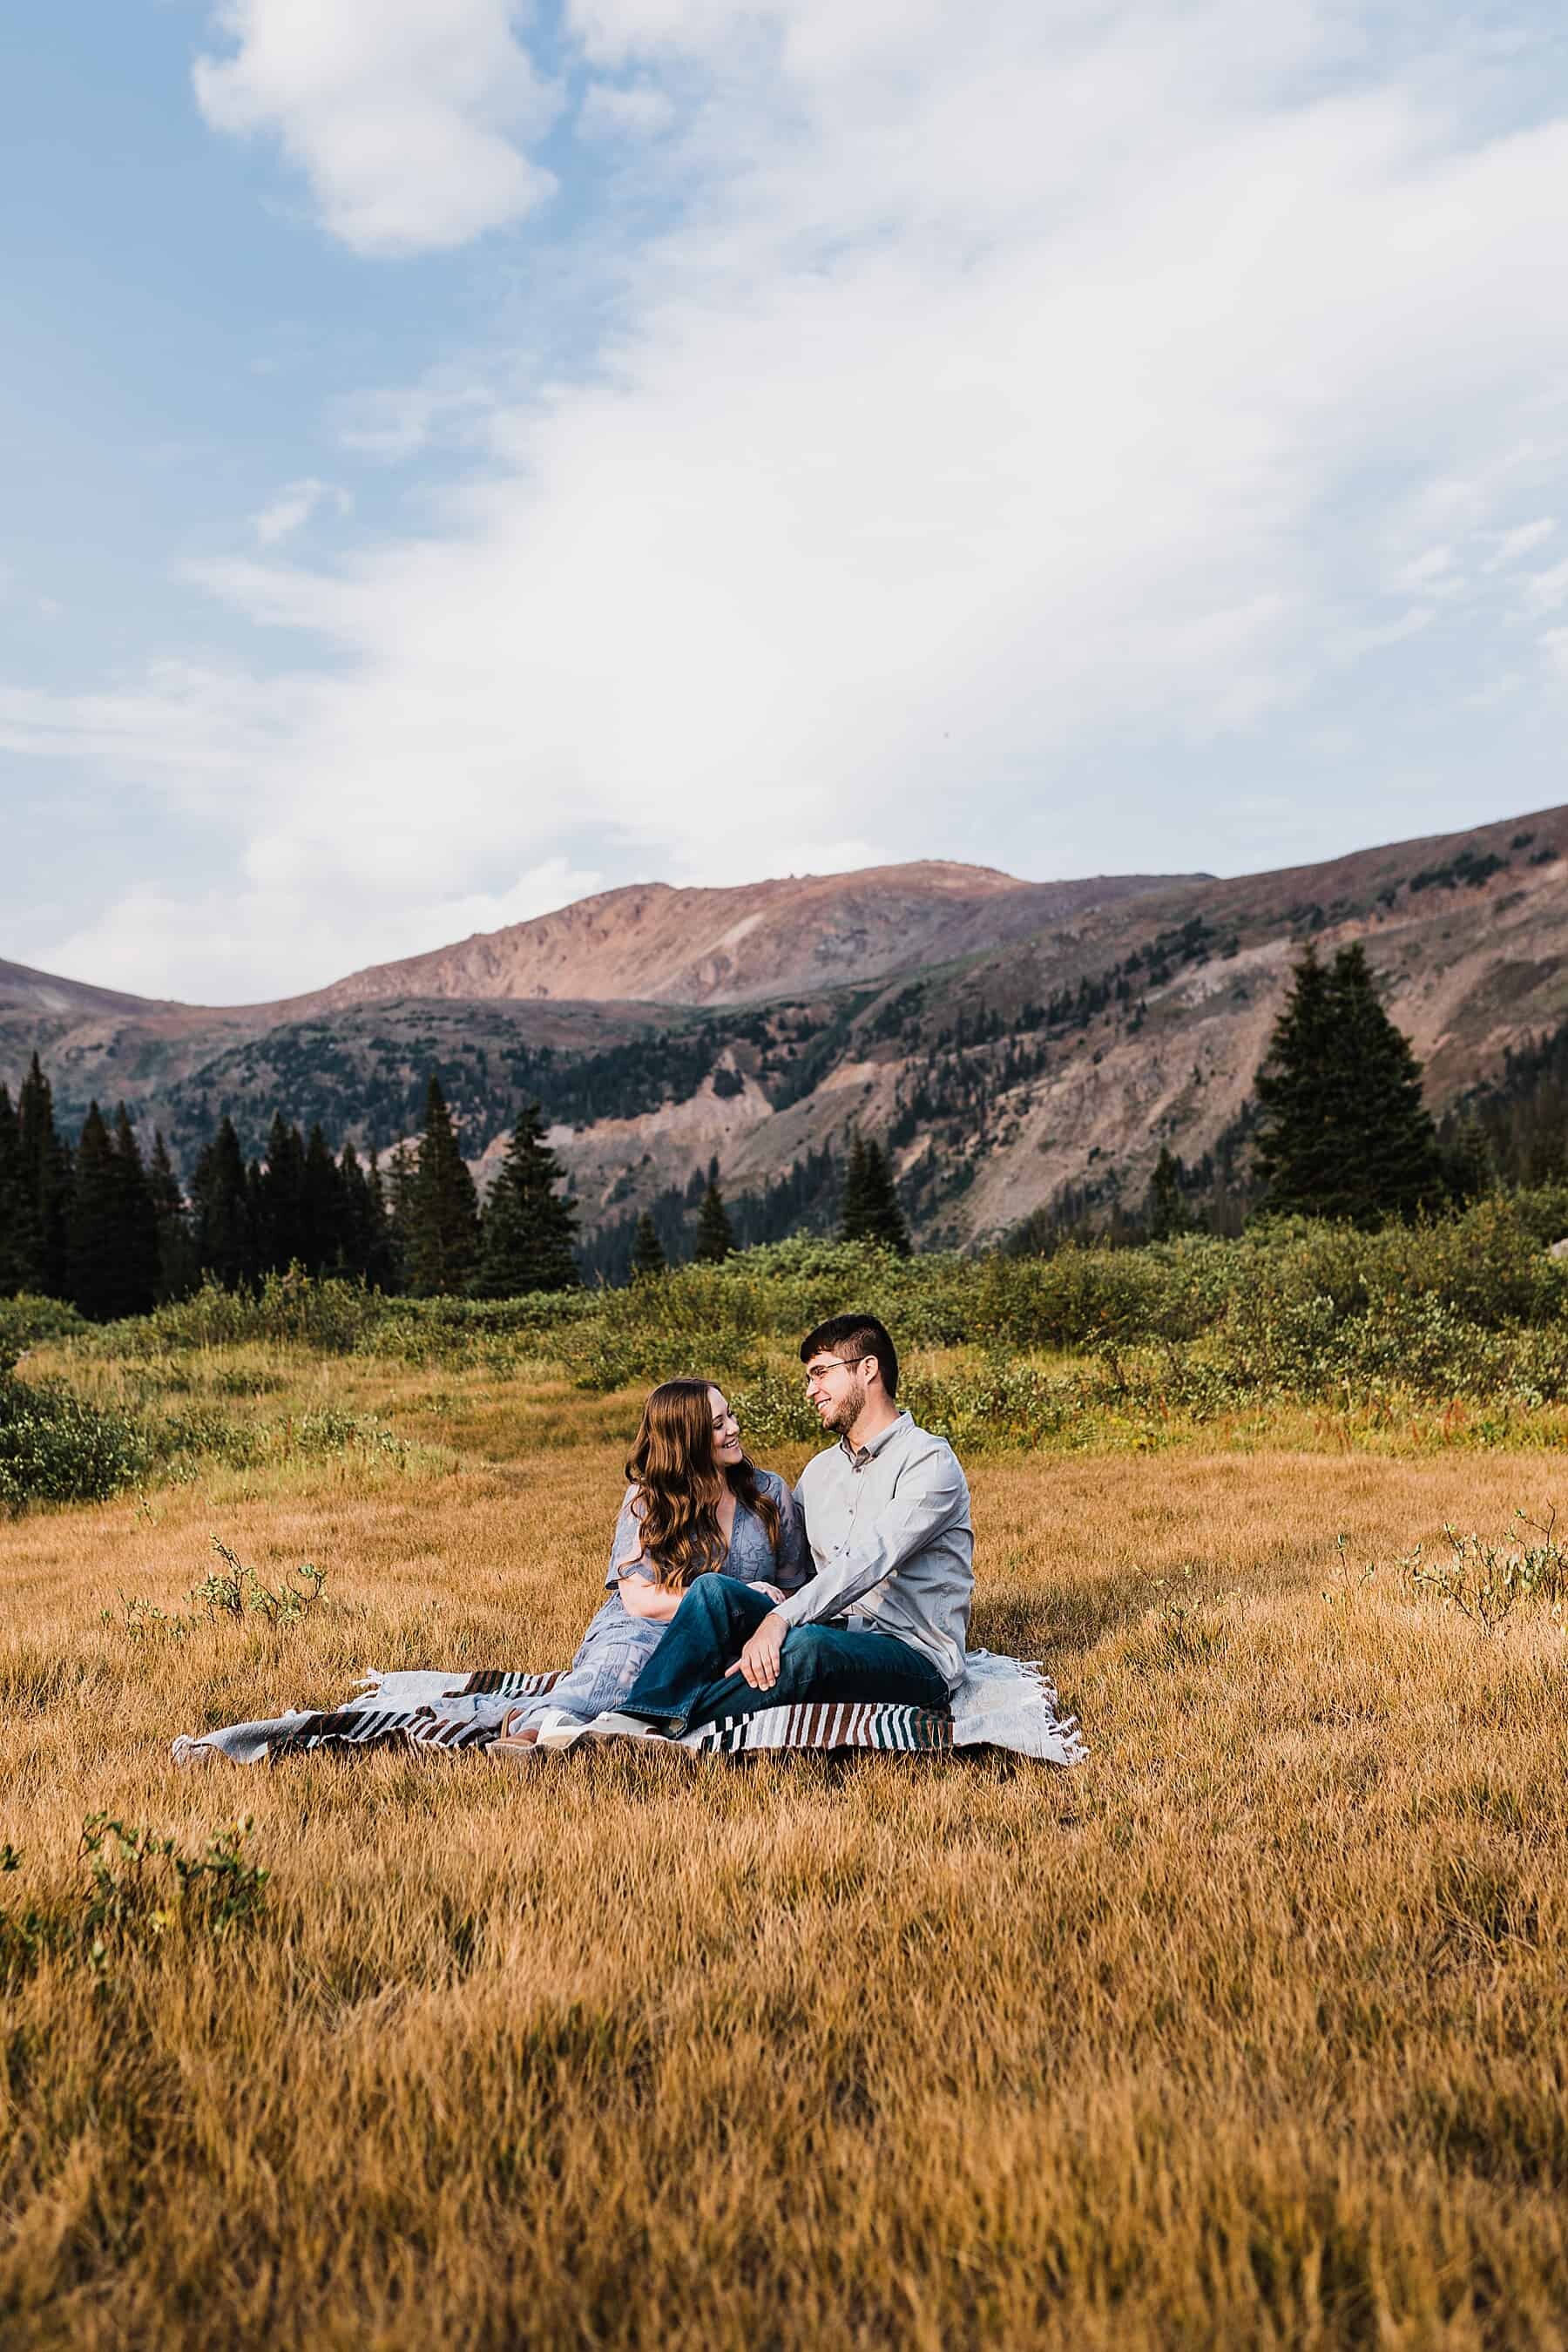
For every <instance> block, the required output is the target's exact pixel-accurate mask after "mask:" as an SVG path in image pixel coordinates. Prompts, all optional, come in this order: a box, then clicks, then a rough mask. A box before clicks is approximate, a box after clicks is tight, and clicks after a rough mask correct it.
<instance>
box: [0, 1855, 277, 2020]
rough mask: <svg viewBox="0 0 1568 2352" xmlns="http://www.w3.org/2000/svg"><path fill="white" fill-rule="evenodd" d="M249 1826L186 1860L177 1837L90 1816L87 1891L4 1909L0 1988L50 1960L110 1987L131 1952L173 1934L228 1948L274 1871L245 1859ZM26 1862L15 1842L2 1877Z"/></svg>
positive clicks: (3, 1861)
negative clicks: (197, 1937) (224, 1944)
mask: <svg viewBox="0 0 1568 2352" xmlns="http://www.w3.org/2000/svg"><path fill="white" fill-rule="evenodd" d="M250 1830H251V1823H250V1822H249V1820H248V1819H247V1820H245V1821H240V1822H230V1823H229V1825H228V1826H227V1827H226V1829H223V1830H220V1831H219V1832H218V1833H217V1835H216V1837H212V1838H209V1839H208V1840H207V1843H206V1846H205V1850H204V1851H203V1852H202V1853H196V1854H187V1853H181V1851H180V1849H179V1844H178V1842H177V1840H176V1839H174V1837H171V1836H166V1835H160V1834H159V1833H158V1832H156V1831H155V1830H152V1829H146V1828H137V1827H135V1826H133V1825H132V1824H130V1823H128V1822H121V1821H117V1820H115V1819H114V1818H113V1817H112V1816H111V1815H110V1814H109V1813H89V1815H88V1817H87V1819H86V1820H85V1821H84V1822H83V1823H82V1825H81V1840H80V1843H79V1846H78V1848H77V1853H78V1857H79V1860H81V1861H83V1862H85V1863H86V1864H87V1883H86V1885H85V1886H83V1887H80V1888H79V1889H77V1890H76V1891H75V1892H74V1893H70V1892H68V1893H64V1894H62V1895H59V1896H58V1897H57V1898H56V1899H55V1900H53V1901H52V1902H46V1903H44V1904H38V1903H29V1904H28V1905H27V1906H26V1908H24V1909H20V1910H18V1909H14V1908H12V1907H10V1906H0V1985H5V1986H9V1985H11V1984H14V1983H15V1982H16V1981H17V1980H18V1979H22V1978H24V1977H26V1976H29V1975H30V1974H31V1973H32V1971H33V1970H34V1969H36V1968H37V1965H38V1963H39V1961H40V1960H42V1959H43V1958H46V1957H50V1958H58V1959H61V1960H63V1961H65V1962H66V1963H67V1965H68V1966H71V1967H79V1968H87V1969H90V1970H91V1971H92V1973H93V1975H94V1976H96V1977H97V1978H99V1979H100V1981H102V1982H105V1983H107V1982H108V1981H109V1979H110V1978H111V1976H112V1972H113V1969H114V1967H115V1964H116V1963H117V1962H118V1961H120V1960H121V1959H122V1958H124V1957H125V1955H126V1954H128V1953H130V1952H133V1951H149V1950H152V1949H153V1948H156V1947H157V1946H158V1945H159V1944H160V1943H161V1942H162V1940H163V1937H165V1936H167V1935H169V1934H170V1933H171V1932H172V1931H174V1930H176V1929H178V1930H180V1931H182V1932H183V1933H184V1934H185V1935H186V1936H189V1935H191V1934H192V1933H195V1934H197V1935H201V1936H205V1937H211V1938H212V1939H214V1940H215V1941H219V1942H221V1941H224V1940H226V1938H227V1937H230V1936H232V1935H234V1934H235V1933H236V1932H237V1931H238V1930H240V1929H242V1928H246V1927H250V1926H252V1925H253V1924H254V1922H255V1921H256V1920H257V1919H258V1918H259V1917H260V1916H261V1912H262V1909H263V1905H264V1902H265V1896H266V1888H267V1882H268V1878H269V1876H270V1873H269V1872H268V1871H267V1870H265V1869H264V1868H263V1867H262V1866H261V1865H260V1864H258V1863H254V1862H248V1861H247V1859H246V1857H245V1853H244V1846H245V1842H246V1839H247V1837H248V1836H249V1834H250ZM21 1862H22V1857H21V1855H20V1854H19V1853H17V1852H16V1848H15V1847H14V1846H11V1845H5V1846H0V1873H4V1874H10V1873H12V1872H15V1871H16V1870H19V1869H20V1867H21Z"/></svg>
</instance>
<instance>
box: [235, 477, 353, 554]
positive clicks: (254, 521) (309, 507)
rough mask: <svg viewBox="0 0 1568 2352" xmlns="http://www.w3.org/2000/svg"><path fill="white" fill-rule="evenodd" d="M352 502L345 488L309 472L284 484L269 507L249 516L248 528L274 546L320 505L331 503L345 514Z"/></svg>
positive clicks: (308, 517) (302, 526) (307, 519)
mask: <svg viewBox="0 0 1568 2352" xmlns="http://www.w3.org/2000/svg"><path fill="white" fill-rule="evenodd" d="M352 504H353V500H352V499H350V497H349V494H348V492H347V491H346V490H340V489H335V488H333V487H332V485H331V482H319V481H317V480H316V478H315V477H314V476H313V475H312V476H310V477H309V478H307V479H306V480H304V481H302V482H289V484H287V485H286V487H285V488H283V489H281V490H279V493H278V496H277V497H276V498H275V499H273V501H272V503H271V505H270V506H266V507H263V508H262V509H261V511H260V513H259V514H256V515H252V517H251V519H250V527H251V529H252V530H254V531H255V533H256V536H257V538H258V540H259V541H261V544H262V546H263V547H276V546H277V544H278V543H279V541H280V540H285V539H289V538H291V537H292V536H293V534H294V532H295V531H297V530H302V529H303V528H304V526H305V524H306V523H308V522H309V521H310V519H311V517H312V516H313V515H314V514H315V513H316V512H317V510H318V509H320V508H321V506H323V505H331V506H333V507H335V508H336V509H337V511H338V513H339V514H340V515H346V514H347V513H348V511H349V509H350V507H351V505H352Z"/></svg>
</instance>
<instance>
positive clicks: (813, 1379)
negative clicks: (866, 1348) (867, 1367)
mask: <svg viewBox="0 0 1568 2352" xmlns="http://www.w3.org/2000/svg"><path fill="white" fill-rule="evenodd" d="M865 1360H866V1359H865V1357H864V1356H829V1357H828V1359H827V1360H826V1363H822V1364H807V1366H806V1368H805V1385H806V1388H807V1390H808V1391H809V1390H811V1389H815V1388H819V1387H820V1386H821V1384H822V1382H823V1381H825V1380H826V1378H827V1375H828V1373H829V1372H836V1371H837V1370H838V1368H839V1366H840V1365H842V1366H843V1367H844V1369H845V1370H846V1371H849V1370H853V1368H854V1367H855V1365H857V1364H863V1363H864V1362H865Z"/></svg>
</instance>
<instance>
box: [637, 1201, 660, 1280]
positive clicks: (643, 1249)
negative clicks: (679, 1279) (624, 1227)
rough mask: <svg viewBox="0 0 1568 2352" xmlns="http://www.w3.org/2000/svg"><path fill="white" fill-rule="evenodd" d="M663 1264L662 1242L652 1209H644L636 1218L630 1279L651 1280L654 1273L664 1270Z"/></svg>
mask: <svg viewBox="0 0 1568 2352" xmlns="http://www.w3.org/2000/svg"><path fill="white" fill-rule="evenodd" d="M665 1265H666V1259H665V1255H664V1244H663V1243H662V1242H661V1241H660V1240H659V1237H658V1226H657V1225H656V1224H655V1223H654V1221H653V1213H652V1211H651V1210H648V1209H645V1210H644V1211H643V1213H642V1214H641V1216H640V1217H639V1218H638V1219H637V1233H636V1234H635V1235H634V1236H633V1240H632V1280H633V1281H634V1282H647V1281H651V1280H652V1278H653V1276H655V1275H656V1274H662V1273H663V1272H664V1270H665Z"/></svg>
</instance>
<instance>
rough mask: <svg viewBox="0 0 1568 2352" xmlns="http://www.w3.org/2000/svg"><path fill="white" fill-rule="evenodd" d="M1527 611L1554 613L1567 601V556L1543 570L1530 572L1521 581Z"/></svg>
mask: <svg viewBox="0 0 1568 2352" xmlns="http://www.w3.org/2000/svg"><path fill="white" fill-rule="evenodd" d="M1523 590H1524V604H1525V609H1526V611H1527V612H1531V613H1554V612H1556V610H1557V608H1558V606H1559V605H1560V604H1563V603H1564V602H1565V601H1568V558H1565V559H1564V561H1563V562H1561V563H1553V564H1552V565H1550V566H1549V568H1548V569H1547V570H1546V571H1544V572H1531V574H1530V577H1529V578H1528V579H1527V580H1526V581H1525V582H1524V583H1523Z"/></svg>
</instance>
